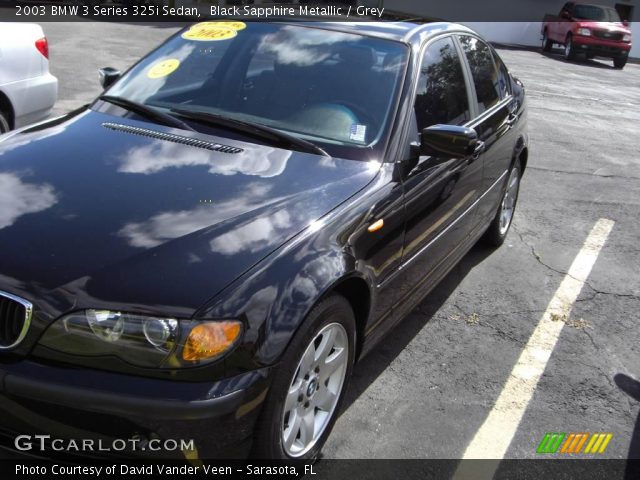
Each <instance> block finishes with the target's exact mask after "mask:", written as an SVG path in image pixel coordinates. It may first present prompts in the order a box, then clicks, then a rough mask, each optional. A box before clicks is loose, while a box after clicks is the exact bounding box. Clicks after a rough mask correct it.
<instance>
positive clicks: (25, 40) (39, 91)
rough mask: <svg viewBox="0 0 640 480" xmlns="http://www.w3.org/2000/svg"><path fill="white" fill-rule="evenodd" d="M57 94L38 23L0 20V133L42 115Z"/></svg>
mask: <svg viewBox="0 0 640 480" xmlns="http://www.w3.org/2000/svg"><path fill="white" fill-rule="evenodd" d="M57 96H58V79H57V78H56V77H54V76H53V75H51V73H49V45H48V43H47V38H46V37H45V36H44V32H43V31H42V28H41V27H40V25H36V24H33V23H0V133H3V132H7V131H9V130H11V129H13V128H18V127H22V126H24V125H28V124H29V123H33V122H35V121H37V120H41V119H43V118H46V117H47V116H48V115H49V113H50V112H51V108H52V107H53V104H54V103H55V101H56V98H57Z"/></svg>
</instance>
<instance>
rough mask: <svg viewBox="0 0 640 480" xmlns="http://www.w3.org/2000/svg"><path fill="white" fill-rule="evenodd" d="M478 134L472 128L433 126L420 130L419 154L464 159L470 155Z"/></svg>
mask: <svg viewBox="0 0 640 480" xmlns="http://www.w3.org/2000/svg"><path fill="white" fill-rule="evenodd" d="M477 143H478V134H477V133H476V131H475V130H474V129H473V128H467V127H457V126H455V125H434V126H432V127H427V128H425V129H424V130H422V135H421V139H420V152H421V153H422V154H423V155H432V156H440V157H442V156H446V157H453V158H464V157H468V156H469V155H472V154H473V152H474V150H475V148H476V144H477Z"/></svg>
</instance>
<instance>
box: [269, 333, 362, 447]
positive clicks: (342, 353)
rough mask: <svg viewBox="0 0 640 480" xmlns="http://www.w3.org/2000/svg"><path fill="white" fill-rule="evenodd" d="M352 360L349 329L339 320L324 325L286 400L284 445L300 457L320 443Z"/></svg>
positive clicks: (307, 351) (306, 352)
mask: <svg viewBox="0 0 640 480" xmlns="http://www.w3.org/2000/svg"><path fill="white" fill-rule="evenodd" d="M348 362H349V339H348V336H347V331H346V330H345V328H344V327H343V326H342V325H341V324H339V323H330V324H328V325H326V326H325V327H324V328H322V329H321V330H320V331H319V332H318V334H317V335H316V336H315V337H314V338H313V340H312V341H311V342H310V343H309V345H308V346H307V348H306V350H305V352H304V354H303V355H302V358H301V359H300V362H299V363H298V368H297V369H296V372H295V374H294V376H293V379H292V381H291V384H290V386H289V390H288V392H287V396H286V399H285V402H284V409H283V415H282V428H281V436H282V446H283V448H284V451H285V452H286V453H287V455H289V456H291V457H300V456H302V455H304V454H305V453H307V452H308V451H309V450H311V449H312V448H313V446H314V445H315V444H316V443H317V441H318V439H319V438H320V437H321V436H322V434H323V433H324V431H325V429H326V428H327V426H328V425H329V422H330V420H331V417H332V416H333V414H334V413H335V409H336V406H337V405H338V401H339V397H340V392H341V391H342V385H343V383H344V379H345V377H346V373H347V366H348Z"/></svg>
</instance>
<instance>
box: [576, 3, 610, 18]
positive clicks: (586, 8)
mask: <svg viewBox="0 0 640 480" xmlns="http://www.w3.org/2000/svg"><path fill="white" fill-rule="evenodd" d="M573 17H574V18H579V19H581V20H593V21H596V22H620V16H619V15H618V12H616V11H615V10H614V9H613V8H607V7H598V6H596V5H576V6H575V7H574V9H573Z"/></svg>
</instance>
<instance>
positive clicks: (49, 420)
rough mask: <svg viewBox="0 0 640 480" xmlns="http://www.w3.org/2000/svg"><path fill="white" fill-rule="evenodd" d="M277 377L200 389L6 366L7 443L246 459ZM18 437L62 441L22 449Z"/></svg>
mask: <svg viewBox="0 0 640 480" xmlns="http://www.w3.org/2000/svg"><path fill="white" fill-rule="evenodd" d="M270 372H271V369H269V368H265V369H261V370H256V371H252V372H248V373H246V374H243V375H240V376H237V377H233V378H230V379H226V380H222V381H219V382H212V383H207V384H201V383H185V382H178V381H167V380H155V379H148V378H137V377H136V378H134V377H128V376H125V375H121V374H114V373H109V372H99V371H94V370H86V369H81V368H69V367H57V366H49V365H43V364H39V363H36V362H31V361H21V362H16V363H2V362H0V437H1V438H0V442H1V443H2V445H3V446H4V448H9V449H15V450H18V451H19V453H20V454H21V455H29V456H38V457H49V456H65V457H67V456H72V457H73V456H80V457H85V458H99V457H105V456H106V457H111V456H117V457H122V458H177V459H189V460H193V459H197V458H200V459H210V458H243V457H246V456H247V455H248V453H249V449H250V447H251V436H252V433H253V429H254V426H255V422H256V420H257V417H258V415H259V413H260V411H261V406H262V402H263V401H264V398H265V397H266V393H267V391H268V387H269V384H270ZM63 379H65V380H63ZM18 435H25V436H27V437H29V438H34V437H35V435H48V436H50V439H51V440H54V439H55V440H57V442H49V440H47V445H46V446H44V441H40V442H37V441H36V442H32V443H33V445H32V446H31V447H30V449H29V450H26V451H25V450H21V449H19V447H18V445H17V444H16V437H17V436H18ZM85 440H86V441H88V442H84V443H83V441H85ZM167 440H169V442H168V443H166V442H165V441H167ZM174 441H175V442H176V443H177V448H173V447H174V443H173V442H174ZM124 444H126V448H125V449H120V447H121V446H122V445H124ZM78 445H80V446H81V448H80V449H78V448H76V447H77V446H78ZM87 445H89V447H86V446H87ZM165 445H169V447H170V448H169V449H167V448H164V446H165ZM181 445H188V448H187V449H184V448H181ZM69 446H71V447H73V448H71V449H70V448H68V447H69ZM98 446H99V448H98ZM151 446H153V447H154V448H153V449H151V448H150V447H151ZM22 447H23V448H24V445H22ZM85 447H86V448H85Z"/></svg>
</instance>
